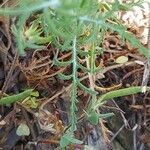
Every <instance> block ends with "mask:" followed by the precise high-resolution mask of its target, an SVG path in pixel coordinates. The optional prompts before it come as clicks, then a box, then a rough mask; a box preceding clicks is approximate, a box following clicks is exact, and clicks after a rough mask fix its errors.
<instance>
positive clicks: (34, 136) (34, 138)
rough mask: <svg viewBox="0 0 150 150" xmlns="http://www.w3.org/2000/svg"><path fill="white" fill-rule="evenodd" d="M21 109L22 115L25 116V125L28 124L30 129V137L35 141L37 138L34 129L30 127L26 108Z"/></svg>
mask: <svg viewBox="0 0 150 150" xmlns="http://www.w3.org/2000/svg"><path fill="white" fill-rule="evenodd" d="M21 111H22V114H23V116H24V118H25V120H26V123H27V125H28V127H29V129H30V132H31V135H32V138H33V140H34V141H35V140H36V139H37V138H36V134H35V132H34V129H33V127H32V124H31V123H30V119H29V117H28V114H27V112H26V110H25V109H24V108H23V107H22V108H21Z"/></svg>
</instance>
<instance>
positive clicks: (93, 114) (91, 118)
mask: <svg viewBox="0 0 150 150" xmlns="http://www.w3.org/2000/svg"><path fill="white" fill-rule="evenodd" d="M88 120H89V121H90V123H92V124H94V125H97V124H98V122H99V115H98V114H97V113H96V112H95V111H93V112H91V113H90V114H89V116H88Z"/></svg>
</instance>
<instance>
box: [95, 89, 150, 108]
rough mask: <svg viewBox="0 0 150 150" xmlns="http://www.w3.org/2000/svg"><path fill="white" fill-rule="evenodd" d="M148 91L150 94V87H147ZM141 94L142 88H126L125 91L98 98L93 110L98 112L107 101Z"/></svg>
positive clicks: (121, 90)
mask: <svg viewBox="0 0 150 150" xmlns="http://www.w3.org/2000/svg"><path fill="white" fill-rule="evenodd" d="M146 91H148V92H149V91H150V87H147V89H146ZM141 92H142V88H141V86H136V87H129V88H124V89H119V90H115V91H111V92H108V93H106V94H103V95H102V96H100V97H99V98H98V100H97V101H96V104H95V105H94V108H93V109H94V110H96V109H97V108H98V107H99V106H101V105H103V104H104V103H105V102H106V101H107V100H110V99H113V98H117V97H122V96H128V95H132V94H137V93H141Z"/></svg>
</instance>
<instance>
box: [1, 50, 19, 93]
mask: <svg viewBox="0 0 150 150" xmlns="http://www.w3.org/2000/svg"><path fill="white" fill-rule="evenodd" d="M18 56H19V55H18V52H17V51H16V54H15V57H14V60H13V62H12V65H11V68H10V70H9V72H8V75H7V77H6V79H5V82H4V85H3V87H2V91H1V95H3V93H5V92H6V90H7V88H8V85H9V83H10V81H11V76H12V73H13V71H14V69H15V67H16V62H17V60H18Z"/></svg>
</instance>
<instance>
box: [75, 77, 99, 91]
mask: <svg viewBox="0 0 150 150" xmlns="http://www.w3.org/2000/svg"><path fill="white" fill-rule="evenodd" d="M77 84H78V85H79V87H80V88H81V89H83V90H85V91H86V92H88V93H90V94H97V92H96V91H93V90H92V89H90V88H87V87H86V86H84V85H83V84H82V83H81V82H80V81H79V80H77Z"/></svg>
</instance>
